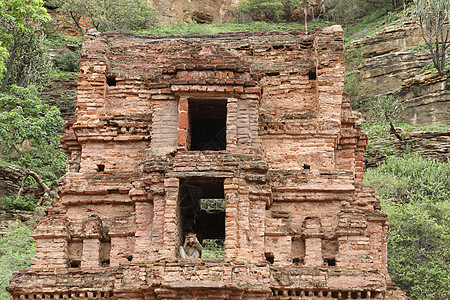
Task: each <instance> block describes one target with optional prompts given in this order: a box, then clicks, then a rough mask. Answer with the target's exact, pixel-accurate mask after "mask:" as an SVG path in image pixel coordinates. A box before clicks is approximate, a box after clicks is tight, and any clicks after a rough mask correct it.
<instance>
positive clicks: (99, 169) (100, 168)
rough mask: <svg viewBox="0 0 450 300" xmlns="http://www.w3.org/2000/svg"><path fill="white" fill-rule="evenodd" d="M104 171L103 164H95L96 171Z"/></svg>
mask: <svg viewBox="0 0 450 300" xmlns="http://www.w3.org/2000/svg"><path fill="white" fill-rule="evenodd" d="M104 171H105V165H97V172H104Z"/></svg>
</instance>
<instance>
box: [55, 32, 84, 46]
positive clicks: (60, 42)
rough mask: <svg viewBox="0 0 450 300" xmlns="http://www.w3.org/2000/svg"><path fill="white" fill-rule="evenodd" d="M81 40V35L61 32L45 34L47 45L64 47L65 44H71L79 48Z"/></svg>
mask: <svg viewBox="0 0 450 300" xmlns="http://www.w3.org/2000/svg"><path fill="white" fill-rule="evenodd" d="M82 41H83V37H82V36H81V35H78V36H75V37H72V36H68V35H65V34H62V33H50V34H48V35H47V39H46V45H47V46H48V47H55V48H65V47H66V45H67V44H72V45H75V46H77V48H79V47H80V46H81V43H82Z"/></svg>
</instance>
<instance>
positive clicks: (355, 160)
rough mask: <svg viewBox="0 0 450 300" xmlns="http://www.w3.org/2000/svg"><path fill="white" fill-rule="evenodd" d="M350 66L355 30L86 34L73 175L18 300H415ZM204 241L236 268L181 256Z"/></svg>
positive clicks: (19, 277) (17, 290) (69, 139)
mask: <svg viewBox="0 0 450 300" xmlns="http://www.w3.org/2000/svg"><path fill="white" fill-rule="evenodd" d="M343 60H344V54H343V33H342V29H341V28H340V27H339V26H334V27H329V28H323V29H317V30H316V31H315V32H314V33H313V34H309V35H305V34H302V33H300V32H296V31H291V32H266V33H254V34H253V33H248V32H243V33H226V34H218V35H203V36H187V37H138V36H132V35H123V34H111V33H108V34H98V33H96V32H90V33H89V34H87V35H86V38H85V41H84V45H83V49H82V61H81V72H80V75H79V83H78V95H77V97H78V104H77V110H76V115H75V120H74V121H71V122H69V123H68V124H67V125H66V128H67V131H66V134H65V135H64V137H63V138H62V144H63V148H64V149H65V151H66V153H67V155H68V164H67V174H66V175H65V176H64V178H63V179H62V180H61V182H60V190H59V197H58V199H57V202H56V203H55V204H54V207H53V208H52V209H50V210H48V211H47V213H46V216H44V217H43V218H42V219H41V220H40V221H39V222H38V224H37V226H36V228H35V231H34V238H35V239H36V241H37V245H38V249H37V254H36V257H35V258H34V260H33V262H32V268H31V270H24V271H21V272H19V273H17V274H15V275H14V277H13V279H12V281H11V285H10V286H9V287H8V290H9V291H10V293H11V294H12V295H13V299H65V298H76V299H79V298H85V299H346V298H348V299H402V298H403V297H404V295H403V293H402V292H401V291H398V290H395V287H394V286H392V284H391V283H390V279H389V275H388V274H387V263H386V243H385V238H386V233H387V230H388V222H387V219H386V216H385V215H384V214H383V213H381V211H380V206H379V202H378V200H377V199H376V198H375V197H374V193H373V190H372V189H370V188H369V187H367V186H364V185H363V184H362V175H363V169H362V167H363V157H362V154H363V152H364V150H365V147H366V143H367V137H366V136H365V135H363V134H361V132H360V130H359V129H357V128H356V127H355V118H354V117H353V115H352V112H351V107H350V104H349V100H348V97H345V96H343V94H342V88H343V80H344V61H343ZM210 198H223V199H224V203H225V204H223V206H222V207H219V206H218V207H216V208H215V209H212V210H209V209H204V208H202V207H201V203H200V199H210ZM217 203H219V202H217ZM221 205H222V204H221ZM189 231H195V232H196V233H197V235H198V237H199V239H200V241H202V240H203V239H207V238H218V239H224V252H225V254H224V257H223V258H221V259H201V258H196V259H181V258H179V253H178V249H179V246H180V245H182V243H183V238H184V235H185V234H186V233H187V232H189Z"/></svg>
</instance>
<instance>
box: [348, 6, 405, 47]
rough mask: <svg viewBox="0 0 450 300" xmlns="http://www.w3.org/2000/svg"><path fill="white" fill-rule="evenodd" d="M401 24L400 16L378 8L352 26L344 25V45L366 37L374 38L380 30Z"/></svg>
mask: <svg viewBox="0 0 450 300" xmlns="http://www.w3.org/2000/svg"><path fill="white" fill-rule="evenodd" d="M399 22H401V16H400V15H399V14H398V13H396V12H392V11H389V9H388V8H380V9H377V10H375V11H373V12H372V13H371V14H369V15H367V16H365V17H364V18H362V19H360V20H358V22H357V23H354V24H346V25H344V29H345V30H344V32H345V41H346V43H348V42H351V41H354V40H357V39H360V38H363V37H366V36H371V37H373V36H375V35H376V33H377V32H379V31H380V30H381V29H382V28H385V27H387V26H391V25H394V24H396V23H399Z"/></svg>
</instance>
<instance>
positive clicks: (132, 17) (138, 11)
mask: <svg viewBox="0 0 450 300" xmlns="http://www.w3.org/2000/svg"><path fill="white" fill-rule="evenodd" d="M54 2H55V5H56V6H58V7H59V8H58V11H59V12H61V13H63V14H65V15H67V16H68V21H70V22H71V23H73V24H74V25H75V26H76V27H78V28H79V29H80V31H82V33H83V32H84V31H85V29H86V28H85V26H84V25H83V24H84V22H87V23H88V24H89V27H94V28H95V29H97V30H98V31H130V30H138V29H143V28H146V27H148V26H149V25H151V24H153V23H155V22H156V11H155V10H154V9H153V8H152V6H151V5H150V3H149V2H148V1H146V0H90V1H85V0H55V1H54Z"/></svg>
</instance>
